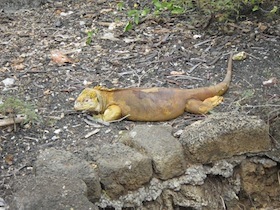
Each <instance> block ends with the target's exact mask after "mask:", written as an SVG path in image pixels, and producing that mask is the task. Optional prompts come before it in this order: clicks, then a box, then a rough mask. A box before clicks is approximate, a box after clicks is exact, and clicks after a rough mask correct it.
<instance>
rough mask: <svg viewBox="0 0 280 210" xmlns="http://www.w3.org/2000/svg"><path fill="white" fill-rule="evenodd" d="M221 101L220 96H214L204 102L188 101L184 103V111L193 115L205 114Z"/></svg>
mask: <svg viewBox="0 0 280 210" xmlns="http://www.w3.org/2000/svg"><path fill="white" fill-rule="evenodd" d="M222 101H223V97H222V96H214V97H211V98H207V99H205V100H204V101H200V100H197V99H189V100H188V101H187V103H186V107H185V111H186V112H190V113H193V114H206V113H208V112H209V111H211V110H212V109H213V108H214V107H215V106H217V105H219V104H220V103H222Z"/></svg>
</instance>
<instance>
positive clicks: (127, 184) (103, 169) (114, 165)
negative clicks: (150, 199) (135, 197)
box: [97, 143, 153, 198]
mask: <svg viewBox="0 0 280 210" xmlns="http://www.w3.org/2000/svg"><path fill="white" fill-rule="evenodd" d="M97 163H98V167H99V171H100V178H101V183H102V184H103V188H104V190H105V192H106V194H107V195H109V196H110V197H111V198H117V197H119V196H120V195H122V194H124V193H126V192H127V191H129V190H136V189H138V188H139V187H141V186H142V185H143V184H145V183H147V182H149V181H150V179H151V177H152V175H153V169H152V161H151V159H150V158H149V157H147V156H145V155H142V154H141V153H139V152H137V151H136V150H134V149H132V148H130V147H128V146H125V145H124V144H121V143H116V144H112V145H103V146H102V147H101V148H100V158H99V159H98V160H97Z"/></svg>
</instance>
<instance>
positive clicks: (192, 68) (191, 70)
mask: <svg viewBox="0 0 280 210" xmlns="http://www.w3.org/2000/svg"><path fill="white" fill-rule="evenodd" d="M201 64H202V63H201V62H200V63H198V64H196V65H194V66H193V67H191V68H190V70H189V71H188V73H192V72H193V70H195V69H196V68H197V67H198V66H200V65H201Z"/></svg>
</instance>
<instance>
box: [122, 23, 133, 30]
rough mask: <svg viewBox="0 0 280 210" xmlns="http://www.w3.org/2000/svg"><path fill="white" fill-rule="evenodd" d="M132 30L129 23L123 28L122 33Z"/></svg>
mask: <svg viewBox="0 0 280 210" xmlns="http://www.w3.org/2000/svg"><path fill="white" fill-rule="evenodd" d="M132 28H133V25H132V23H131V22H127V24H126V25H125V27H124V32H127V31H129V30H131V29H132Z"/></svg>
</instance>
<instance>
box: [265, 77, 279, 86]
mask: <svg viewBox="0 0 280 210" xmlns="http://www.w3.org/2000/svg"><path fill="white" fill-rule="evenodd" d="M277 82H278V80H277V78H276V77H272V78H270V79H269V80H266V81H263V85H264V86H271V85H275V84H276V83H277Z"/></svg>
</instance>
